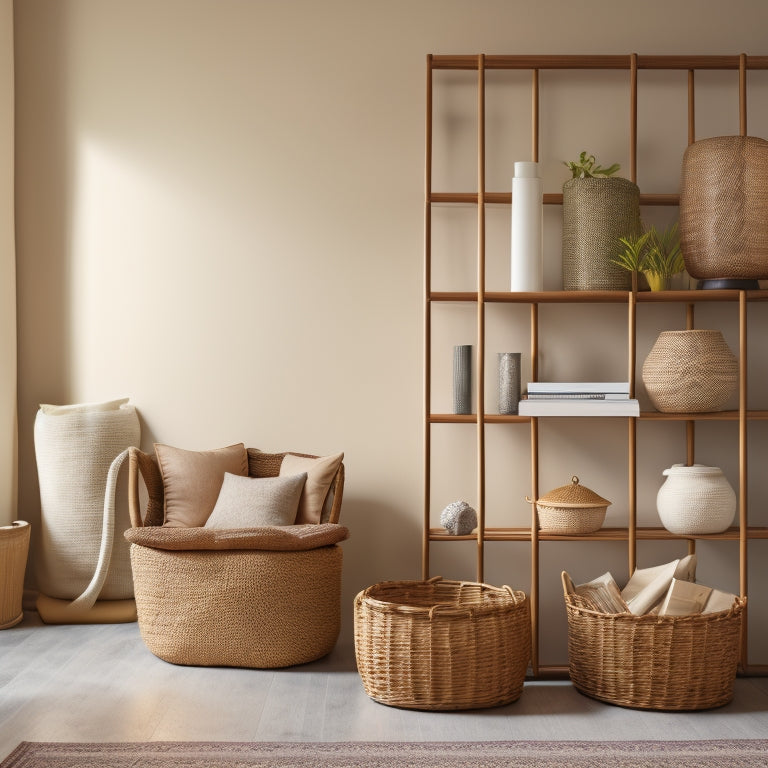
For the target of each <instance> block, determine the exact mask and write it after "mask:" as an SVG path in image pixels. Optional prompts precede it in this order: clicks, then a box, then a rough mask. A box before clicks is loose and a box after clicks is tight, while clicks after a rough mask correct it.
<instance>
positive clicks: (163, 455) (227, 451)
mask: <svg viewBox="0 0 768 768" xmlns="http://www.w3.org/2000/svg"><path fill="white" fill-rule="evenodd" d="M155 454H156V456H157V463H158V465H159V467H160V473H161V475H162V477H163V493H164V496H165V523H164V525H167V526H168V527H170V528H189V527H195V526H200V525H204V524H205V521H206V520H207V519H208V517H209V516H210V514H211V512H212V511H213V508H214V506H215V505H216V499H217V498H218V496H219V491H220V490H221V485H222V483H223V482H224V473H225V472H229V473H231V474H233V475H247V474H248V453H247V452H246V450H245V445H244V444H243V443H238V444H237V445H230V446H227V447H226V448H218V449H216V450H213V451H186V450H184V449H183V448H173V447H171V446H170V445H163V444H162V443H155Z"/></svg>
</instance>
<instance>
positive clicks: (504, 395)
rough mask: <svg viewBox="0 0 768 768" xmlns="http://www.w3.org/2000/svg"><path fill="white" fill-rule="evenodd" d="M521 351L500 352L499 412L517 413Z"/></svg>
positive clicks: (505, 413) (506, 413)
mask: <svg viewBox="0 0 768 768" xmlns="http://www.w3.org/2000/svg"><path fill="white" fill-rule="evenodd" d="M520 358H521V354H520V352H499V413H500V414H503V415H510V414H516V413H517V408H518V405H519V403H520Z"/></svg>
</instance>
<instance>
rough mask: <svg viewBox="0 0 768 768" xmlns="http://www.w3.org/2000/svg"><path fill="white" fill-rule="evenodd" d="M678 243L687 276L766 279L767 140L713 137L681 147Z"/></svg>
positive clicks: (767, 263) (767, 230)
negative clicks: (683, 148) (683, 149)
mask: <svg viewBox="0 0 768 768" xmlns="http://www.w3.org/2000/svg"><path fill="white" fill-rule="evenodd" d="M680 243H681V247H682V251H683V258H684V260H685V267H686V269H687V270H688V273H689V274H690V275H691V276H692V277H696V278H700V279H716V278H726V279H727V278H731V279H760V278H768V141H766V140H765V139H760V138H757V137H755V136H715V137H713V138H709V139H702V140H701V141H696V142H694V143H693V144H691V145H690V146H689V147H688V148H687V149H686V150H685V153H684V155H683V165H682V176H681V183H680Z"/></svg>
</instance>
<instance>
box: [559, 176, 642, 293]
mask: <svg viewBox="0 0 768 768" xmlns="http://www.w3.org/2000/svg"><path fill="white" fill-rule="evenodd" d="M640 231H641V227H640V189H639V188H638V186H637V184H635V183H634V182H632V181H630V180H629V179H622V178H620V177H618V176H614V177H611V178H587V179H569V180H568V181H566V182H565V184H563V289H564V290H566V291H585V290H605V291H610V290H621V291H628V290H629V289H630V288H631V287H632V275H631V273H630V272H628V271H627V270H626V269H622V268H621V267H619V266H617V265H616V264H613V263H612V262H611V259H615V258H616V255H617V253H618V251H619V247H620V245H621V244H620V242H619V238H620V237H628V236H630V235H636V234H639V233H640Z"/></svg>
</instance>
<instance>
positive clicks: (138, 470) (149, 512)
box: [128, 448, 164, 528]
mask: <svg viewBox="0 0 768 768" xmlns="http://www.w3.org/2000/svg"><path fill="white" fill-rule="evenodd" d="M139 475H141V479H142V480H143V481H144V486H145V487H146V489H147V497H148V498H147V509H146V511H145V514H144V515H142V514H141V500H140V497H139ZM163 501H164V496H163V477H162V475H161V474H160V467H158V466H157V461H156V460H155V457H154V456H152V455H150V454H148V453H144V452H143V451H140V450H139V449H138V448H130V449H129V451H128V514H129V515H130V518H131V525H132V526H133V527H134V528H143V527H144V526H158V525H162V524H163V517H164V511H163Z"/></svg>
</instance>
